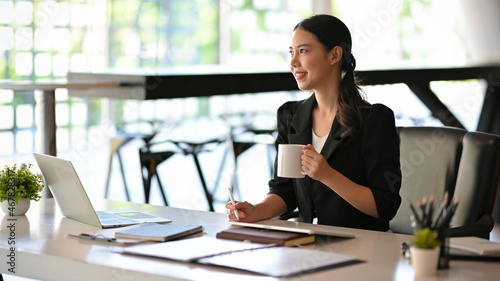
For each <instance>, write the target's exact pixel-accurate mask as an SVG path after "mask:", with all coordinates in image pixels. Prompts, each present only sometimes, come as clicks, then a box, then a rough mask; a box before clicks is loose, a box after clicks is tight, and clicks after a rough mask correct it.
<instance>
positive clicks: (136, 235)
mask: <svg viewBox="0 0 500 281" xmlns="http://www.w3.org/2000/svg"><path fill="white" fill-rule="evenodd" d="M201 231H203V227H202V226H201V225H183V224H157V223H148V224H144V225H140V226H135V227H132V228H127V229H124V230H120V231H118V232H116V233H115V237H116V238H128V239H139V240H147V241H160V242H165V241H170V240H175V239H178V238H182V237H185V236H188V235H191V234H194V233H198V232H201Z"/></svg>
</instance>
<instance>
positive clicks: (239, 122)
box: [216, 113, 277, 196]
mask: <svg viewBox="0 0 500 281" xmlns="http://www.w3.org/2000/svg"><path fill="white" fill-rule="evenodd" d="M256 115H257V114H255V113H252V114H232V115H224V116H222V118H223V119H224V120H226V122H227V123H228V124H230V125H229V126H230V127H231V130H230V135H229V137H228V146H227V147H226V150H225V152H224V156H223V160H222V161H223V162H222V164H221V166H220V169H221V170H220V171H219V174H218V177H217V180H216V185H218V182H219V181H220V176H221V175H222V169H223V168H224V165H225V161H226V159H227V157H228V155H229V154H230V153H231V154H232V156H233V157H232V159H233V161H234V166H233V174H232V183H231V188H232V190H233V193H234V194H236V196H239V195H241V193H240V189H239V184H238V158H239V157H240V156H241V155H242V154H243V153H244V152H246V151H247V150H249V149H250V148H252V147H254V146H255V145H265V146H266V147H267V160H268V167H269V175H270V177H273V175H274V157H275V155H276V149H275V147H274V142H275V139H276V136H275V135H276V133H277V129H276V128H275V126H274V125H271V126H269V125H268V126H265V128H264V127H262V126H260V125H258V124H253V123H254V121H255V119H256ZM261 115H262V114H261ZM268 117H269V116H267V117H265V118H268ZM273 117H274V116H273Z"/></svg>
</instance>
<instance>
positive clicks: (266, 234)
mask: <svg viewBox="0 0 500 281" xmlns="http://www.w3.org/2000/svg"><path fill="white" fill-rule="evenodd" d="M216 237H217V238H220V239H230V240H238V241H251V242H254V243H263V244H275V245H276V246H298V245H304V244H310V243H314V241H315V236H314V235H309V234H304V233H297V232H289V231H279V230H270V229H259V228H253V227H237V228H229V229H225V230H222V231H220V232H218V233H217V235H216Z"/></svg>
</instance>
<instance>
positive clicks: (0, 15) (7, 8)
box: [0, 1, 14, 24]
mask: <svg viewBox="0 0 500 281" xmlns="http://www.w3.org/2000/svg"><path fill="white" fill-rule="evenodd" d="M13 15H14V5H13V4H12V2H11V1H0V23H6V24H9V23H12V20H13V19H14V18H13Z"/></svg>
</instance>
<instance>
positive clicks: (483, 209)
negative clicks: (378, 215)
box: [390, 127, 500, 238]
mask: <svg viewBox="0 0 500 281" xmlns="http://www.w3.org/2000/svg"><path fill="white" fill-rule="evenodd" d="M398 132H399V137H400V151H401V156H400V159H401V172H402V185H401V191H400V194H401V198H402V203H401V206H400V207H399V210H398V212H397V214H396V216H395V218H394V219H393V220H392V221H391V222H390V228H391V230H392V231H393V232H396V233H404V234H413V232H414V229H413V228H412V226H411V220H410V215H411V211H410V209H409V207H408V205H407V201H408V200H410V201H411V202H413V203H415V202H417V200H421V199H423V198H424V197H427V198H430V197H431V196H434V198H435V202H436V203H435V204H436V205H437V204H439V203H440V202H442V200H443V198H444V194H445V192H448V194H449V197H450V198H460V203H459V206H458V208H457V210H456V212H455V216H454V218H453V220H452V221H451V230H450V235H451V236H452V237H453V236H478V237H483V238H489V233H490V232H491V230H492V229H493V226H494V221H493V217H492V213H493V208H494V205H495V199H496V194H497V191H498V186H499V183H500V136H497V135H493V134H487V133H482V132H468V131H466V130H463V129H458V128H452V127H402V128H401V127H400V128H398Z"/></svg>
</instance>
